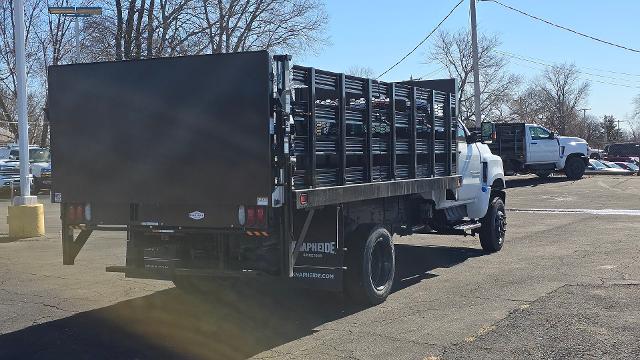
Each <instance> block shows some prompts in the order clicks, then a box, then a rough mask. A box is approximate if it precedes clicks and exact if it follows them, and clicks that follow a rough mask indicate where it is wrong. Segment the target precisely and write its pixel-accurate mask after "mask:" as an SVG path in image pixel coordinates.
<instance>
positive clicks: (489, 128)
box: [480, 121, 497, 144]
mask: <svg viewBox="0 0 640 360" xmlns="http://www.w3.org/2000/svg"><path fill="white" fill-rule="evenodd" d="M496 135H497V134H496V125H495V124H494V123H492V122H490V121H487V122H482V124H481V125H480V140H481V141H482V142H483V143H485V144H491V143H492V142H493V141H494V140H496Z"/></svg>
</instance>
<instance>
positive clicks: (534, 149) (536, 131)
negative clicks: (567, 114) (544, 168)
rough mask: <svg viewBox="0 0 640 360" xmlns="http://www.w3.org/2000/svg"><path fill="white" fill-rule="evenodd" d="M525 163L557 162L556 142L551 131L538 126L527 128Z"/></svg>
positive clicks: (557, 149) (557, 148) (557, 150)
mask: <svg viewBox="0 0 640 360" xmlns="http://www.w3.org/2000/svg"><path fill="white" fill-rule="evenodd" d="M527 145H528V151H527V163H531V164H533V163H552V162H556V161H558V158H559V156H560V155H559V147H558V140H556V139H555V138H552V137H551V131H549V130H547V129H545V128H543V127H542V126H538V125H531V126H527Z"/></svg>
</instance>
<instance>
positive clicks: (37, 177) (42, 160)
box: [0, 146, 51, 195]
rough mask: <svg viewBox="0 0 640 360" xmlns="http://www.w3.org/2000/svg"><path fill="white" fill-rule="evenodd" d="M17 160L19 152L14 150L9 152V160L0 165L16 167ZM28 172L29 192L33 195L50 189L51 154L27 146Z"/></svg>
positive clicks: (38, 148) (43, 149)
mask: <svg viewBox="0 0 640 360" xmlns="http://www.w3.org/2000/svg"><path fill="white" fill-rule="evenodd" d="M19 160H20V151H19V150H18V149H17V148H16V149H12V150H11V151H10V152H9V159H7V160H4V161H0V163H1V164H13V165H15V166H17V167H18V166H19V165H18V164H19ZM29 172H30V173H31V174H30V176H31V184H32V188H31V192H32V193H33V194H34V195H37V194H38V193H39V192H40V191H42V190H43V189H51V154H50V153H49V149H47V148H41V147H37V146H29ZM16 185H17V184H16Z"/></svg>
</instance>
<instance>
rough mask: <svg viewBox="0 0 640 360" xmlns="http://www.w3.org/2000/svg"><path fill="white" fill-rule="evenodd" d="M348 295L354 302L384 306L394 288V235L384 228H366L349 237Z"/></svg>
mask: <svg viewBox="0 0 640 360" xmlns="http://www.w3.org/2000/svg"><path fill="white" fill-rule="evenodd" d="M345 260H346V261H345V262H346V265H347V270H346V274H345V292H346V294H347V296H348V297H349V298H350V299H351V300H353V301H354V302H357V303H360V304H366V305H377V304H380V303H382V302H383V301H384V300H385V299H386V298H387V296H388V295H389V293H390V292H391V287H392V285H393V277H394V273H395V268H396V263H395V250H394V247H393V239H392V237H391V234H389V232H388V231H387V230H386V229H385V228H383V227H382V226H367V227H363V228H361V229H359V230H356V231H355V232H354V233H353V234H352V236H350V237H349V243H348V244H347V255H346V259H345Z"/></svg>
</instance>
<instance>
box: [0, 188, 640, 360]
mask: <svg viewBox="0 0 640 360" xmlns="http://www.w3.org/2000/svg"><path fill="white" fill-rule="evenodd" d="M508 188H509V189H508V190H507V193H508V195H507V196H508V197H507V208H508V209H511V210H510V211H508V232H507V241H506V245H505V248H504V249H503V250H502V251H501V252H499V253H497V254H493V255H485V254H483V253H482V251H481V250H480V246H479V242H478V240H477V238H473V237H465V238H461V237H449V236H427V235H415V236H410V237H404V238H396V239H395V241H396V244H397V245H396V246H397V247H396V249H397V250H396V252H397V254H396V256H397V263H398V273H397V275H396V279H397V281H396V285H395V290H394V292H393V293H392V294H391V295H390V296H389V299H388V300H387V301H386V302H385V303H384V304H382V305H380V306H377V307H372V308H357V307H353V306H351V305H347V304H345V302H344V301H343V300H342V299H341V298H339V297H337V296H335V295H332V294H326V293H319V292H308V291H304V290H295V289H290V288H288V287H284V286H279V285H275V284H268V283H266V284H265V283H261V284H258V285H256V286H241V285H236V286H233V287H231V288H229V289H227V290H226V291H223V292H218V293H206V294H205V293H195V294H185V293H183V292H181V291H178V290H177V289H175V288H174V287H173V285H172V284H171V283H169V282H162V281H153V280H140V279H125V278H124V277H123V276H122V275H120V274H112V273H106V272H105V271H104V268H105V266H107V265H114V264H116V265H121V264H123V262H124V253H125V236H124V234H120V233H98V234H94V235H92V237H91V238H90V239H89V241H88V242H87V244H86V246H85V248H84V249H83V250H82V252H81V253H80V255H79V257H78V258H77V260H76V265H75V266H62V253H61V246H60V235H59V233H60V224H59V220H58V219H57V217H58V208H57V205H53V204H49V202H48V200H47V196H42V200H43V202H44V203H45V204H46V205H45V207H46V224H47V236H46V237H44V238H38V239H26V240H19V241H14V240H11V239H8V238H7V237H6V234H7V232H8V229H7V226H6V224H1V225H0V233H2V234H5V235H4V237H1V236H2V235H0V359H18V358H19V359H58V358H60V359H62V358H64V359H76V358H79V359H164V358H175V359H182V358H189V359H222V358H247V357H251V356H255V357H256V358H265V359H266V358H269V359H271V358H292V359H293V358H295V359H300V358H328V359H334V358H339V357H345V358H358V359H360V358H362V359H367V358H375V359H379V358H389V359H391V358H393V359H468V358H478V359H513V358H545V359H549V358H552V359H553V358H558V359H560V358H563V359H564V358H612V359H614V358H618V359H623V358H624V359H630V358H640V286H639V284H640V264H639V263H638V258H639V257H640V178H639V177H636V176H631V177H606V176H593V177H586V178H585V179H582V180H580V181H578V182H571V181H566V180H565V179H564V178H562V177H558V178H555V177H552V178H551V179H549V180H545V181H539V180H538V179H536V178H531V177H520V178H510V180H509V181H508ZM7 203H8V202H7V201H5V202H4V203H2V206H0V216H5V215H6V211H7V210H6V204H7ZM254 285H255V284H254Z"/></svg>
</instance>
